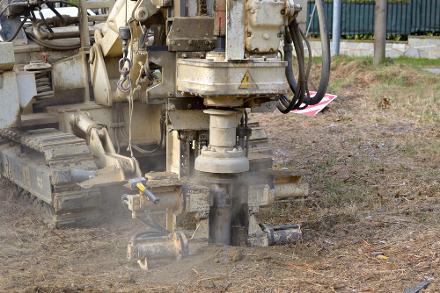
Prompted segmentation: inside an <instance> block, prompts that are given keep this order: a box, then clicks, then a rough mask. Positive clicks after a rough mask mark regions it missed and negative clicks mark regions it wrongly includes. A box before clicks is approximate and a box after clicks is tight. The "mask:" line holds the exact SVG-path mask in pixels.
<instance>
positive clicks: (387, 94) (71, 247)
mask: <svg viewBox="0 0 440 293" xmlns="http://www.w3.org/2000/svg"><path fill="white" fill-rule="evenodd" d="M426 65H432V64H431V62H426V61H420V62H414V61H412V60H406V59H399V60H396V61H394V62H390V63H389V64H387V65H385V66H381V67H379V68H374V67H373V66H372V65H371V63H370V62H369V61H368V60H367V59H349V58H341V59H337V60H335V62H334V63H333V73H332V84H331V87H330V92H332V93H335V94H337V95H338V96H339V97H338V98H337V100H336V101H335V102H333V103H332V104H331V105H330V107H328V108H327V109H326V110H325V111H324V112H322V113H321V114H319V115H318V116H316V117H314V118H307V117H303V116H299V115H296V114H289V115H282V114H280V113H277V112H274V113H268V114H255V115H253V118H254V119H255V120H258V121H260V123H261V124H262V125H263V126H264V127H265V128H266V129H267V132H268V134H269V136H270V138H271V141H272V144H273V147H274V150H275V165H276V167H277V168H284V167H288V168H292V169H294V170H297V171H298V174H300V175H302V176H303V178H304V180H306V181H307V182H309V184H310V194H309V196H308V197H307V198H305V199H300V200H295V201H291V202H283V203H280V204H277V205H275V206H274V207H273V209H272V210H271V211H270V212H268V213H267V214H266V215H265V218H266V219H267V221H269V222H272V223H287V222H294V223H300V224H301V225H302V228H303V233H304V239H303V240H302V241H301V242H300V243H298V244H296V245H292V246H280V247H268V248H257V249H256V248H219V247H209V248H208V249H206V251H204V252H203V253H202V254H201V255H199V256H197V257H194V258H187V259H183V260H181V261H179V262H176V263H172V264H169V265H164V266H161V267H157V268H154V269H153V270H151V271H149V272H148V273H145V272H142V271H140V270H139V269H138V267H137V266H136V265H133V264H132V263H130V262H128V261H127V260H126V244H127V242H128V240H129V238H130V236H131V235H132V233H133V228H130V230H129V229H127V227H132V224H131V223H130V220H129V219H127V220H125V221H118V222H114V221H109V222H107V223H104V224H103V225H101V226H99V227H97V228H92V229H71V230H52V229H50V228H48V227H47V226H45V225H44V224H43V223H42V221H41V219H40V218H39V216H38V215H37V212H36V210H35V209H34V208H33V206H32V204H31V203H30V202H29V200H26V199H22V198H20V197H18V196H17V192H14V189H13V188H11V187H10V186H9V185H8V184H7V183H2V187H1V192H0V291H2V292H15V291H20V292H21V291H26V292H77V291H84V292H95V291H102V292H113V291H118V292H403V291H404V289H405V288H410V287H414V286H415V285H417V284H418V283H420V282H422V281H424V280H429V281H430V282H431V283H430V285H429V286H428V288H427V289H426V290H424V291H423V292H440V217H439V216H440V169H439V165H440V157H439V154H440V135H439V132H438V125H439V123H440V112H439V109H440V76H436V75H433V74H429V73H426V72H424V71H423V67H424V66H426ZM135 229H136V227H135Z"/></svg>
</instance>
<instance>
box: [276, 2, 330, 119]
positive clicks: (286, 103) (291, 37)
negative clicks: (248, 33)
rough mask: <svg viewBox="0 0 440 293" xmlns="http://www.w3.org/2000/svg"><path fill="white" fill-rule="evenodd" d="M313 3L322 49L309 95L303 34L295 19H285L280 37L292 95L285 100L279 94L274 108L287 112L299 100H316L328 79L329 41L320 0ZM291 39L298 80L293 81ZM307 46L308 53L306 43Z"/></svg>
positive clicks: (295, 106)
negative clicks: (314, 85)
mask: <svg viewBox="0 0 440 293" xmlns="http://www.w3.org/2000/svg"><path fill="white" fill-rule="evenodd" d="M315 4H316V8H317V11H318V20H319V34H320V36H321V49H322V69H321V78H320V81H319V87H318V89H317V92H316V94H315V95H314V96H313V97H311V96H310V94H309V93H308V76H309V71H310V65H309V66H307V69H306V68H305V64H304V45H303V40H305V36H304V34H303V33H302V32H301V30H300V28H299V25H298V22H297V21H296V20H295V19H294V20H293V21H292V22H290V23H289V25H288V28H286V34H285V41H284V42H285V44H284V60H285V61H287V67H286V78H287V81H288V83H289V86H290V89H291V90H292V92H293V98H292V99H291V100H289V99H288V98H287V97H286V96H280V97H279V103H278V105H277V107H278V110H280V112H282V113H284V114H286V113H289V112H290V111H291V110H293V109H300V108H301V105H303V104H305V107H306V106H308V105H315V104H317V103H319V102H320V101H321V100H322V98H323V97H324V96H325V93H326V91H327V86H328V82H329V79H330V41H329V38H328V31H327V25H326V20H325V11H324V6H323V3H322V0H316V1H315ZM291 43H293V46H294V47H295V53H296V58H297V61H298V82H296V80H295V75H294V73H293V66H292V65H293V60H292V59H293V57H292V51H293V48H292V45H291ZM307 45H308V44H307ZM308 49H309V56H310V47H309V45H308ZM309 62H310V60H309Z"/></svg>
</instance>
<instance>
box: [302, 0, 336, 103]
mask: <svg viewBox="0 0 440 293" xmlns="http://www.w3.org/2000/svg"><path fill="white" fill-rule="evenodd" d="M315 4H316V10H317V11H318V20H319V35H320V37H321V50H322V53H321V56H322V68H321V78H320V80H319V87H318V90H317V91H316V94H315V96H314V97H310V95H307V97H305V98H304V101H303V102H304V103H305V104H307V105H315V104H318V103H319V102H320V101H321V100H322V98H324V96H325V94H326V91H327V87H328V82H329V80H330V62H331V61H330V41H329V38H328V31H327V23H326V19H325V11H324V5H323V3H322V0H316V1H315Z"/></svg>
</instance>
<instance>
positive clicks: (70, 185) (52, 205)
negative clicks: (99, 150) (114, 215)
mask: <svg viewBox="0 0 440 293" xmlns="http://www.w3.org/2000/svg"><path fill="white" fill-rule="evenodd" d="M0 137H2V140H1V141H0V158H1V164H2V168H1V175H2V176H3V177H5V178H7V179H9V180H10V181H12V182H13V183H15V184H17V185H18V186H19V187H20V188H22V189H24V190H26V191H28V192H29V193H31V194H32V195H33V196H35V197H37V198H38V199H40V200H41V201H43V202H44V203H45V205H47V210H48V211H49V212H48V213H47V215H46V216H45V220H46V221H47V222H48V223H49V224H50V225H52V226H54V227H57V228H63V227H77V226H88V225H91V224H93V223H95V222H96V221H97V219H98V218H99V216H100V211H99V206H100V202H99V200H100V192H99V190H96V189H90V190H84V189H81V188H80V187H79V186H78V185H77V184H76V183H75V182H73V181H72V178H71V175H70V171H71V170H72V169H74V168H78V169H84V170H96V168H97V167H96V164H95V161H94V158H93V156H92V154H91V153H90V150H89V148H88V146H87V144H86V142H85V140H84V139H81V138H78V137H76V136H75V135H73V134H71V133H65V132H62V131H59V130H57V129H53V128H47V129H38V130H30V131H20V130H17V129H2V130H0Z"/></svg>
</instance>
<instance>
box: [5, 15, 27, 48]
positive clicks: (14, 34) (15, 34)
mask: <svg viewBox="0 0 440 293" xmlns="http://www.w3.org/2000/svg"><path fill="white" fill-rule="evenodd" d="M27 19H28V18H27V17H24V18H23V20H22V21H21V23H20V25H19V26H18V28H17V29H16V30H15V32H14V33H13V34H12V36H11V37H9V38H8V39H6V40H3V41H2V42H12V41H13V40H14V39H15V38H16V37H17V35H18V33H19V32H20V30H21V29H22V28H23V26H24V24H25V22H26V21H27Z"/></svg>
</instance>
